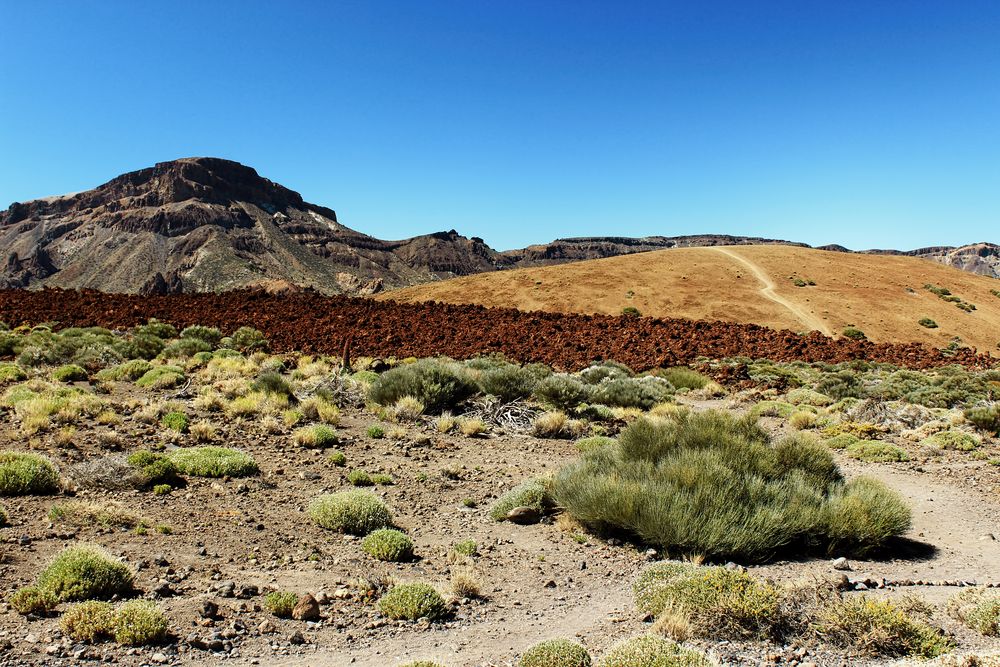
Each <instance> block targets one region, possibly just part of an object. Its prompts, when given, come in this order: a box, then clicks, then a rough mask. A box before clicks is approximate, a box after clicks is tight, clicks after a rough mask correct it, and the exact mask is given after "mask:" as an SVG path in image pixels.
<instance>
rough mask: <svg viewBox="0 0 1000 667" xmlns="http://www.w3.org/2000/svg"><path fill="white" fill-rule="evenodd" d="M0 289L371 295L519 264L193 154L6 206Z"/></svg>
mask: <svg viewBox="0 0 1000 667" xmlns="http://www.w3.org/2000/svg"><path fill="white" fill-rule="evenodd" d="M0 262H2V263H0V269H2V271H0V287H27V286H32V287H37V286H42V285H49V286H60V287H87V288H95V289H100V290H103V291H107V292H140V293H143V294H173V293H177V292H179V291H182V290H183V291H220V290H228V289H235V288H239V287H244V286H254V285H267V284H270V283H287V284H290V285H299V286H304V287H312V288H314V289H316V290H318V291H320V292H324V293H342V292H348V293H366V294H371V293H374V292H377V291H380V290H382V289H385V288H393V287H401V286H404V285H411V284H415V283H420V282H426V281H428V280H437V279H442V278H450V277H452V276H456V275H466V274H469V273H479V272H482V271H490V270H495V269H497V268H501V267H505V266H508V265H510V264H511V262H510V261H509V260H507V259H506V258H504V257H502V256H500V255H499V254H498V253H496V252H494V251H493V250H492V249H491V248H489V247H488V246H486V244H485V243H483V242H482V240H481V239H467V238H465V237H463V236H461V235H459V234H457V233H456V232H454V231H451V232H442V233H439V234H431V235H427V236H420V237H417V238H413V239H406V240H403V241H392V242H387V241H381V240H379V239H376V238H373V237H371V236H367V235H365V234H361V233H359V232H356V231H354V230H352V229H349V228H347V227H344V226H343V225H341V224H340V223H339V222H338V221H337V214H336V213H335V212H334V211H332V210H331V209H328V208H325V207H322V206H317V205H315V204H310V203H308V202H305V201H303V199H302V197H301V196H300V195H299V194H298V193H296V192H293V191H292V190H289V189H288V188H285V187H282V186H281V185H278V184H277V183H274V182H272V181H269V180H268V179H266V178H262V177H261V176H259V175H258V174H257V172H256V171H254V170H253V169H251V168H250V167H246V166H244V165H242V164H239V163H237V162H232V161H229V160H221V159H218V158H187V159H182V160H174V161H172V162H162V163H159V164H157V165H156V166H154V167H150V168H148V169H140V170H139V171H134V172H131V173H128V174H124V175H122V176H119V177H117V178H115V179H112V180H111V181H109V182H107V183H105V184H104V185H101V186H100V187H97V188H95V189H93V190H88V191H86V192H81V193H77V194H73V195H66V196H62V197H49V198H46V199H38V200H35V201H30V202H26V203H23V204H22V203H15V204H12V205H11V206H10V208H8V209H7V211H5V212H2V213H0Z"/></svg>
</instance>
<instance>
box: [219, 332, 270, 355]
mask: <svg viewBox="0 0 1000 667" xmlns="http://www.w3.org/2000/svg"><path fill="white" fill-rule="evenodd" d="M231 338H232V346H233V347H234V348H235V349H237V350H240V351H242V352H255V351H257V350H262V351H265V352H266V351H267V349H268V344H267V338H265V337H264V334H263V333H261V332H260V331H257V330H256V329H254V328H253V327H240V328H239V329H237V330H236V331H234V332H233V335H232V336H231ZM219 343H220V345H221V343H222V341H219Z"/></svg>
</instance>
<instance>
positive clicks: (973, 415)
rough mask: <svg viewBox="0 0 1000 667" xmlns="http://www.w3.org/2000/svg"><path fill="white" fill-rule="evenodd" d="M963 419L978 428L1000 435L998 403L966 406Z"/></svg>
mask: <svg viewBox="0 0 1000 667" xmlns="http://www.w3.org/2000/svg"><path fill="white" fill-rule="evenodd" d="M965 419H966V421H968V422H969V423H971V424H973V425H974V426H975V427H976V428H978V429H981V430H983V431H986V432H987V433H992V434H993V435H1000V403H994V404H993V405H990V406H977V407H973V408H968V409H967V410H966V411H965Z"/></svg>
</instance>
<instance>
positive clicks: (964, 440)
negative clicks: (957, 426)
mask: <svg viewBox="0 0 1000 667" xmlns="http://www.w3.org/2000/svg"><path fill="white" fill-rule="evenodd" d="M920 444H921V445H924V446H925V447H938V448H940V449H954V450H957V451H960V452H971V451H972V450H973V449H975V448H976V447H979V446H980V445H981V444H982V441H981V440H980V439H979V438H977V437H976V436H974V435H972V434H971V433H963V432H961V431H938V432H937V433H935V434H934V435H932V436H930V437H927V438H924V439H923V440H921V441H920Z"/></svg>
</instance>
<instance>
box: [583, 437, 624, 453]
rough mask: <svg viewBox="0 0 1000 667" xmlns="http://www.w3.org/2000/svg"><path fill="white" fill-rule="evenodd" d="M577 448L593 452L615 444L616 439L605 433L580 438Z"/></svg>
mask: <svg viewBox="0 0 1000 667" xmlns="http://www.w3.org/2000/svg"><path fill="white" fill-rule="evenodd" d="M575 444H576V448H577V450H579V451H580V452H581V453H586V452H591V451H594V450H596V449H600V448H601V447H608V446H614V445H615V444H616V441H615V439H614V438H609V437H607V436H603V435H594V436H591V437H589V438H580V439H579V440H577V441H576V443H575Z"/></svg>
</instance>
